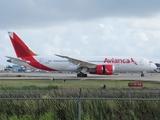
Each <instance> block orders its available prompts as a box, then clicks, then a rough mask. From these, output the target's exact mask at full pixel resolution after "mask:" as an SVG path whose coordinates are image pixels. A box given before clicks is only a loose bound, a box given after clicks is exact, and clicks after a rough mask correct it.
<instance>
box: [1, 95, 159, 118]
mask: <svg viewBox="0 0 160 120" xmlns="http://www.w3.org/2000/svg"><path fill="white" fill-rule="evenodd" d="M159 108H160V98H158V97H156V98H89V97H88V98H81V97H74V98H66V97H65V98H47V96H46V98H0V119H5V118H6V119H13V118H14V119H15V118H17V119H21V120H23V119H27V120H36V119H37V120H43V119H45V120H97V119H99V120H151V119H152V120H159V119H160V109H159Z"/></svg>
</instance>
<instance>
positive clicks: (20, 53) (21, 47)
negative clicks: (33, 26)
mask: <svg viewBox="0 0 160 120" xmlns="http://www.w3.org/2000/svg"><path fill="white" fill-rule="evenodd" d="M8 34H9V37H10V39H11V42H12V45H13V47H14V50H15V52H16V55H17V57H20V58H23V57H27V56H36V55H37V54H35V53H34V52H33V51H32V50H30V49H29V47H28V46H27V45H26V44H25V43H24V42H23V41H22V40H21V39H20V38H19V37H18V36H17V35H16V34H15V33H14V32H8Z"/></svg>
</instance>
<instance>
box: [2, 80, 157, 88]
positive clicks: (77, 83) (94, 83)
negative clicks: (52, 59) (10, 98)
mask: <svg viewBox="0 0 160 120" xmlns="http://www.w3.org/2000/svg"><path fill="white" fill-rule="evenodd" d="M130 82H136V81H126V80H66V81H64V80H54V81H53V80H0V86H5V87H21V86H32V85H34V86H39V87H46V86H58V87H59V88H62V89H79V88H83V89H98V88H102V86H103V85H106V89H112V88H114V89H122V88H128V83H130ZM143 87H144V88H148V89H159V88H160V84H159V83H155V82H143ZM138 88H139V87H138Z"/></svg>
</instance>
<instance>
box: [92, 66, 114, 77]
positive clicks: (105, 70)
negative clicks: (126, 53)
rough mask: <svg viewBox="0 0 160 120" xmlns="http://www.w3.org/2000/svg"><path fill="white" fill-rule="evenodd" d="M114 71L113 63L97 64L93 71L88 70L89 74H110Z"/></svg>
mask: <svg viewBox="0 0 160 120" xmlns="http://www.w3.org/2000/svg"><path fill="white" fill-rule="evenodd" d="M114 71H115V68H114V66H113V65H110V64H108V65H97V66H96V68H95V72H90V73H91V74H98V75H112V74H113V73H114Z"/></svg>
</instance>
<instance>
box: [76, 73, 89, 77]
mask: <svg viewBox="0 0 160 120" xmlns="http://www.w3.org/2000/svg"><path fill="white" fill-rule="evenodd" d="M77 77H87V74H84V73H78V74H77Z"/></svg>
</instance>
